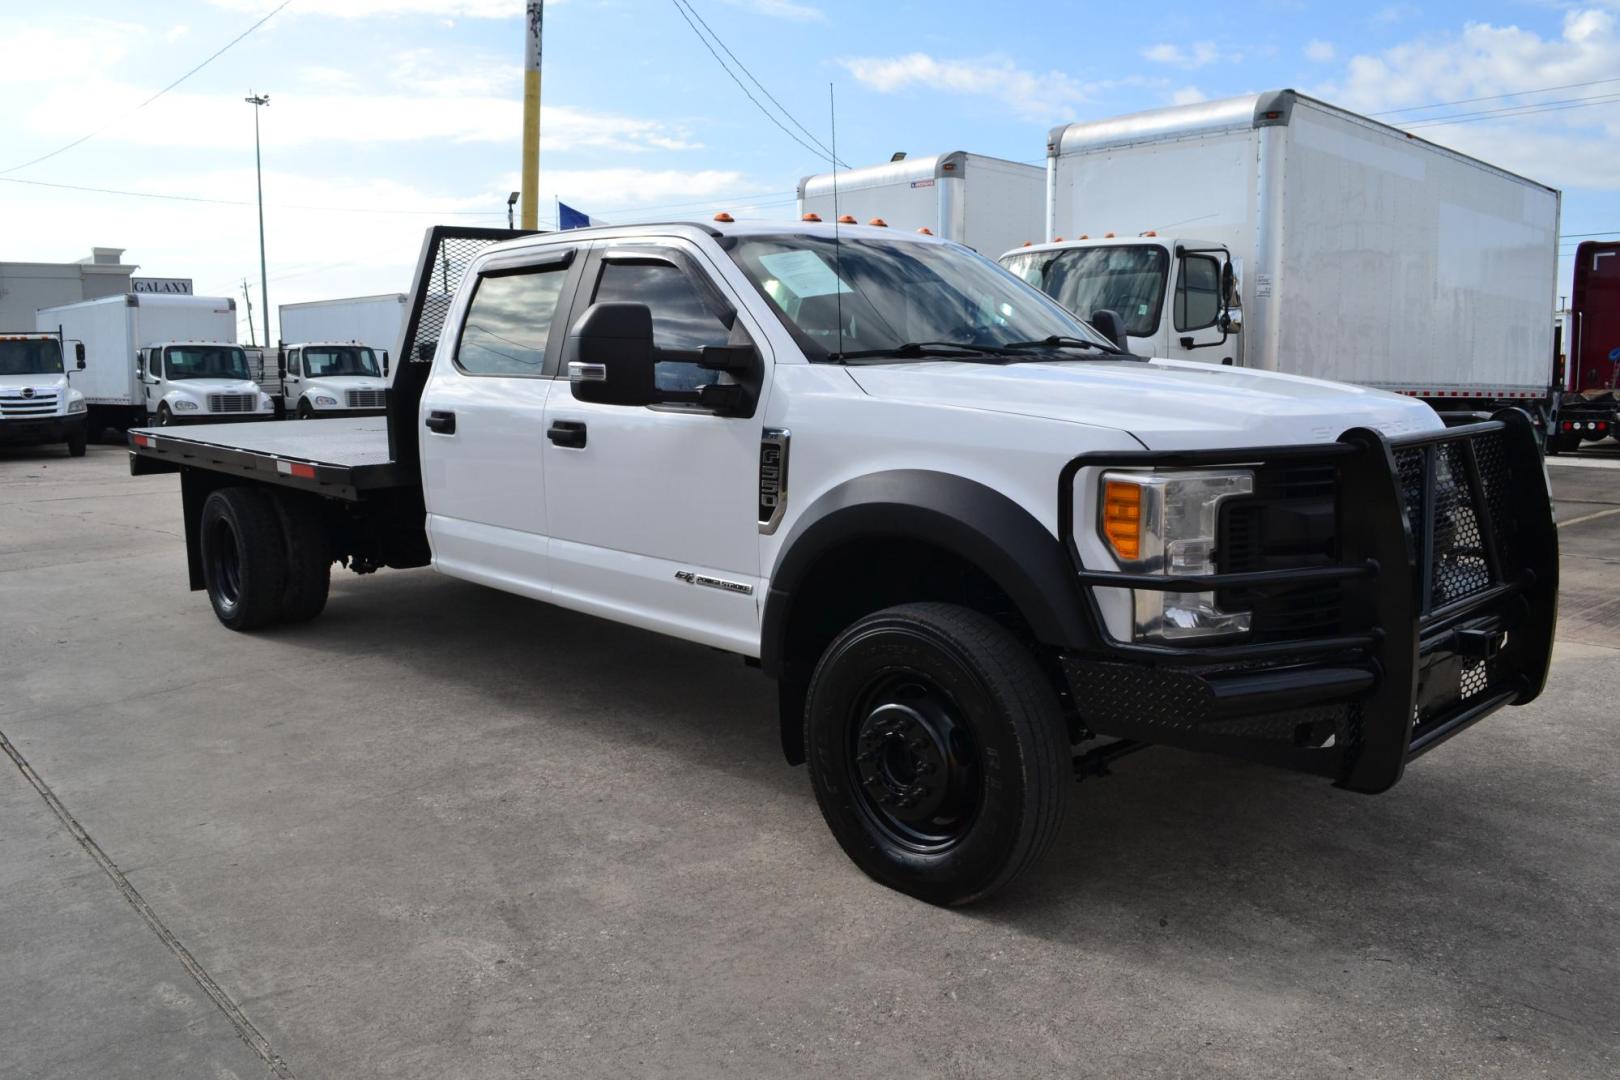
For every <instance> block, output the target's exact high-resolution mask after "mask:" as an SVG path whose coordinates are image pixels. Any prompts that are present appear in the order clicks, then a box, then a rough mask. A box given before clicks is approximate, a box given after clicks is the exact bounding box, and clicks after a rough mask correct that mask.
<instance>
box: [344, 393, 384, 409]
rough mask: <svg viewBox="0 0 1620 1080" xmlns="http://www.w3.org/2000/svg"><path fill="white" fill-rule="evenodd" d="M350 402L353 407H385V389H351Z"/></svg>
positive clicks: (350, 406)
mask: <svg viewBox="0 0 1620 1080" xmlns="http://www.w3.org/2000/svg"><path fill="white" fill-rule="evenodd" d="M348 402H349V408H351V409H380V408H382V407H383V391H381V390H350V391H348Z"/></svg>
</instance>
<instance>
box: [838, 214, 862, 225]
mask: <svg viewBox="0 0 1620 1080" xmlns="http://www.w3.org/2000/svg"><path fill="white" fill-rule="evenodd" d="M838 224H840V225H858V224H860V223H859V222H858V221H856V220H855V215H853V214H839V215H838Z"/></svg>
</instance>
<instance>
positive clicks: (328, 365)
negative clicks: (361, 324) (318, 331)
mask: <svg viewBox="0 0 1620 1080" xmlns="http://www.w3.org/2000/svg"><path fill="white" fill-rule="evenodd" d="M304 371H305V373H306V374H308V375H309V377H310V378H312V379H314V378H319V377H321V376H323V375H379V376H380V375H381V374H382V371H381V370H380V369H379V368H378V367H377V354H376V353H374V352H372V351H371V350H370V349H368V348H366V347H365V346H364V345H306V346H305V347H304Z"/></svg>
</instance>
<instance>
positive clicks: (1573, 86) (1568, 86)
mask: <svg viewBox="0 0 1620 1080" xmlns="http://www.w3.org/2000/svg"><path fill="white" fill-rule="evenodd" d="M1612 82H1620V78H1614V79H1593V80H1592V81H1591V82H1578V83H1564V84H1563V85H1562V86H1540V87H1537V88H1536V89H1534V90H1515V91H1513V92H1512V93H1510V94H1487V95H1485V96H1484V97H1472V98H1460V99H1458V100H1457V101H1437V102H1435V103H1434V104H1432V105H1408V106H1406V107H1405V108H1404V109H1385V110H1384V111H1383V112H1375V113H1368V114H1367V115H1368V116H1393V115H1394V114H1396V113H1403V112H1420V111H1422V110H1423V109H1444V108H1449V107H1450V106H1452V105H1472V104H1474V103H1475V102H1479V101H1501V100H1502V99H1503V98H1511V97H1528V96H1529V95H1531V94H1546V93H1550V92H1552V91H1554V90H1577V89H1579V88H1581V87H1583V86H1601V85H1603V84H1604V83H1612Z"/></svg>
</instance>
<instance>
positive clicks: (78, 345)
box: [73, 341, 84, 371]
mask: <svg viewBox="0 0 1620 1080" xmlns="http://www.w3.org/2000/svg"><path fill="white" fill-rule="evenodd" d="M73 358H74V359H75V360H77V361H78V363H79V370H80V371H83V370H84V342H82V341H75V342H74V343H73Z"/></svg>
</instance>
